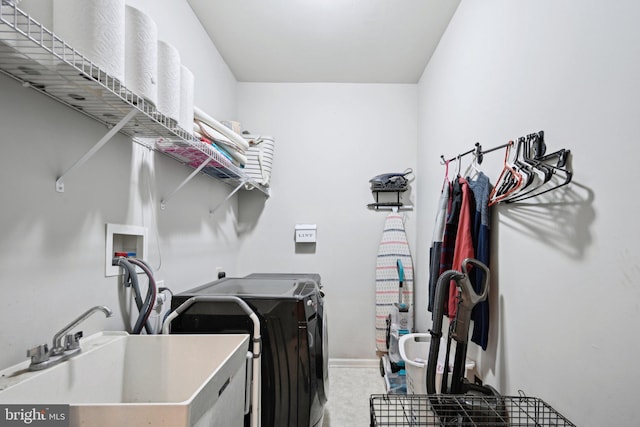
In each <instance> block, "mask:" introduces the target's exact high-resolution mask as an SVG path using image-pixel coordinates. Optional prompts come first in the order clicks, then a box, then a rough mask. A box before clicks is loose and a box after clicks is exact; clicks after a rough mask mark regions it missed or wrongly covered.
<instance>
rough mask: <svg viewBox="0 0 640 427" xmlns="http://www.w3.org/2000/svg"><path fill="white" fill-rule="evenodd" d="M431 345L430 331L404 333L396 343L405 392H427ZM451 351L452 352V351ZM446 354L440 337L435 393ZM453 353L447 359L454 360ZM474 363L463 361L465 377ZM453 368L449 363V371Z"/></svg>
mask: <svg viewBox="0 0 640 427" xmlns="http://www.w3.org/2000/svg"><path fill="white" fill-rule="evenodd" d="M430 345H431V334H430V333H416V334H406V335H403V336H402V337H400V342H399V344H398V347H399V350H400V357H402V360H404V363H405V371H406V379H407V394H427V359H428V358H429V346H430ZM452 353H453V352H452ZM445 355H446V342H445V340H444V338H441V339H440V348H439V351H438V365H437V367H436V393H440V385H441V383H442V374H443V373H444V359H445ZM453 356H454V354H450V356H449V360H450V361H452V360H454V357H453ZM475 367H476V363H475V362H474V361H473V360H469V359H467V362H466V363H465V368H466V372H465V377H468V376H469V375H470V374H471V372H472V371H473V369H474V368H475ZM452 370H453V365H452V364H450V365H449V372H451V371H452Z"/></svg>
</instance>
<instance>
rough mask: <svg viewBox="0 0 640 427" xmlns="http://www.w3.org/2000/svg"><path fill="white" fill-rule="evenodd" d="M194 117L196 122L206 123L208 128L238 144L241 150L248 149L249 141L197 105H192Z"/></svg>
mask: <svg viewBox="0 0 640 427" xmlns="http://www.w3.org/2000/svg"><path fill="white" fill-rule="evenodd" d="M193 113H194V118H195V120H196V121H197V122H200V123H204V124H206V125H207V126H208V127H209V128H212V129H214V130H216V131H217V132H218V133H221V134H222V135H224V136H225V137H226V139H228V140H229V141H231V142H232V143H233V144H235V145H236V146H238V148H239V149H240V150H241V151H246V150H248V149H249V143H248V142H247V141H245V140H244V138H242V136H240V135H238V134H237V133H235V132H234V131H232V130H231V129H229V128H228V127H226V126H225V125H223V124H222V123H220V122H219V121H217V120H216V119H214V118H213V117H211V116H210V115H208V114H207V113H205V112H204V111H202V110H201V109H200V108H198V107H193Z"/></svg>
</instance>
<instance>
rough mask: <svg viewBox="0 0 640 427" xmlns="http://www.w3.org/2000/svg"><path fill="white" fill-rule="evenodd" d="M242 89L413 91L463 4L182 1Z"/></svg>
mask: <svg viewBox="0 0 640 427" xmlns="http://www.w3.org/2000/svg"><path fill="white" fill-rule="evenodd" d="M187 1H188V2H189V4H190V5H191V8H192V9H193V10H194V11H195V13H196V15H197V16H198V18H199V19H200V22H202V25H203V26H204V28H205V30H206V31H207V33H208V34H209V36H210V37H211V40H213V43H214V44H215V45H216V47H217V48H218V50H219V52H220V54H221V55H222V57H223V58H224V60H225V61H226V63H227V64H228V65H229V68H230V69H231V71H232V72H233V74H234V75H235V77H236V79H237V80H238V81H240V82H345V83H346V82H348V83H417V82H418V80H419V79H420V76H421V75H422V72H423V71H424V68H425V66H426V64H427V62H428V61H429V59H430V58H431V55H432V53H433V51H434V50H435V48H436V46H437V45H438V42H439V40H440V37H441V36H442V33H443V32H444V31H445V29H446V27H447V25H448V23H449V21H450V20H451V17H452V16H453V14H454V13H455V10H456V8H457V6H458V4H459V3H460V0H187Z"/></svg>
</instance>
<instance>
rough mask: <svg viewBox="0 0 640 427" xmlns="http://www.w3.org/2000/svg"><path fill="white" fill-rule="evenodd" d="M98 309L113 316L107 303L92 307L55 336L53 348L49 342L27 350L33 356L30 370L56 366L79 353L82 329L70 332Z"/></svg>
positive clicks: (29, 355)
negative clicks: (73, 332) (74, 332)
mask: <svg viewBox="0 0 640 427" xmlns="http://www.w3.org/2000/svg"><path fill="white" fill-rule="evenodd" d="M97 311H102V312H103V313H104V314H105V316H107V317H111V315H112V314H113V312H112V311H111V309H110V308H109V307H107V306H105V305H98V306H95V307H92V308H90V309H89V310H87V311H86V312H84V313H82V314H81V315H80V316H78V317H77V318H76V319H74V320H73V321H72V322H71V323H69V324H68V325H67V326H65V327H64V328H62V329H61V330H60V331H58V332H57V333H56V334H55V335H54V336H53V343H52V347H51V349H49V347H48V346H47V344H40V345H38V346H36V347H34V348H32V349H30V350H28V351H27V357H30V358H31V365H29V370H30V371H39V370H42V369H46V368H49V367H51V366H55V365H57V364H58V363H61V362H63V361H65V360H67V359H69V358H70V357H71V356H73V355H75V354H77V353H79V352H80V351H81V349H80V338H82V331H80V332H78V333H76V334H71V333H70V332H71V330H72V329H73V328H75V327H76V326H78V325H79V324H80V323H82V322H84V321H85V320H86V319H87V318H88V317H89V316H91V315H92V314H93V313H95V312H97Z"/></svg>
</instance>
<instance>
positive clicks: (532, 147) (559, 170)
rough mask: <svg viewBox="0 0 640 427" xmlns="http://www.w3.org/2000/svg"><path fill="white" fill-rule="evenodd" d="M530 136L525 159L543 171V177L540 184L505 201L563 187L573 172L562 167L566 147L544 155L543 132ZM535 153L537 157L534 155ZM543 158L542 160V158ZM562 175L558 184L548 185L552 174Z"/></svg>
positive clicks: (565, 158) (508, 201) (509, 201)
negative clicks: (532, 154)
mask: <svg viewBox="0 0 640 427" xmlns="http://www.w3.org/2000/svg"><path fill="white" fill-rule="evenodd" d="M529 136H530V137H531V141H530V142H531V143H530V144H527V148H528V150H525V159H526V161H527V162H528V163H529V164H532V165H533V166H534V168H535V169H536V170H540V171H543V172H544V173H545V179H544V180H543V182H542V183H540V185H538V186H536V187H534V188H531V189H530V190H529V191H526V192H524V193H520V194H515V195H514V196H512V197H510V198H509V199H508V200H504V202H506V203H513V202H517V201H520V200H525V199H530V198H533V197H537V196H539V195H541V194H544V193H548V192H549V191H552V190H556V189H558V188H560V187H563V186H565V185H567V184H569V182H571V179H572V177H573V174H572V172H571V171H569V170H568V169H566V168H564V166H566V163H567V159H568V156H569V154H570V151H569V150H567V149H561V150H558V151H556V152H554V153H551V154H548V155H544V152H545V150H546V146H545V144H544V140H543V138H544V133H543V132H542V131H540V132H538V133H537V134H531V135H529ZM531 152H533V153H534V157H533V158H532V157H531ZM536 155H537V157H536ZM542 159H544V161H543V160H542ZM554 159H555V160H556V164H555V165H553V164H549V163H546V162H548V161H549V160H554ZM559 175H563V176H564V177H563V178H562V181H561V182H560V183H559V184H558V185H553V186H549V185H547V184H548V183H549V182H550V181H551V179H552V178H553V177H554V176H559Z"/></svg>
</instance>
